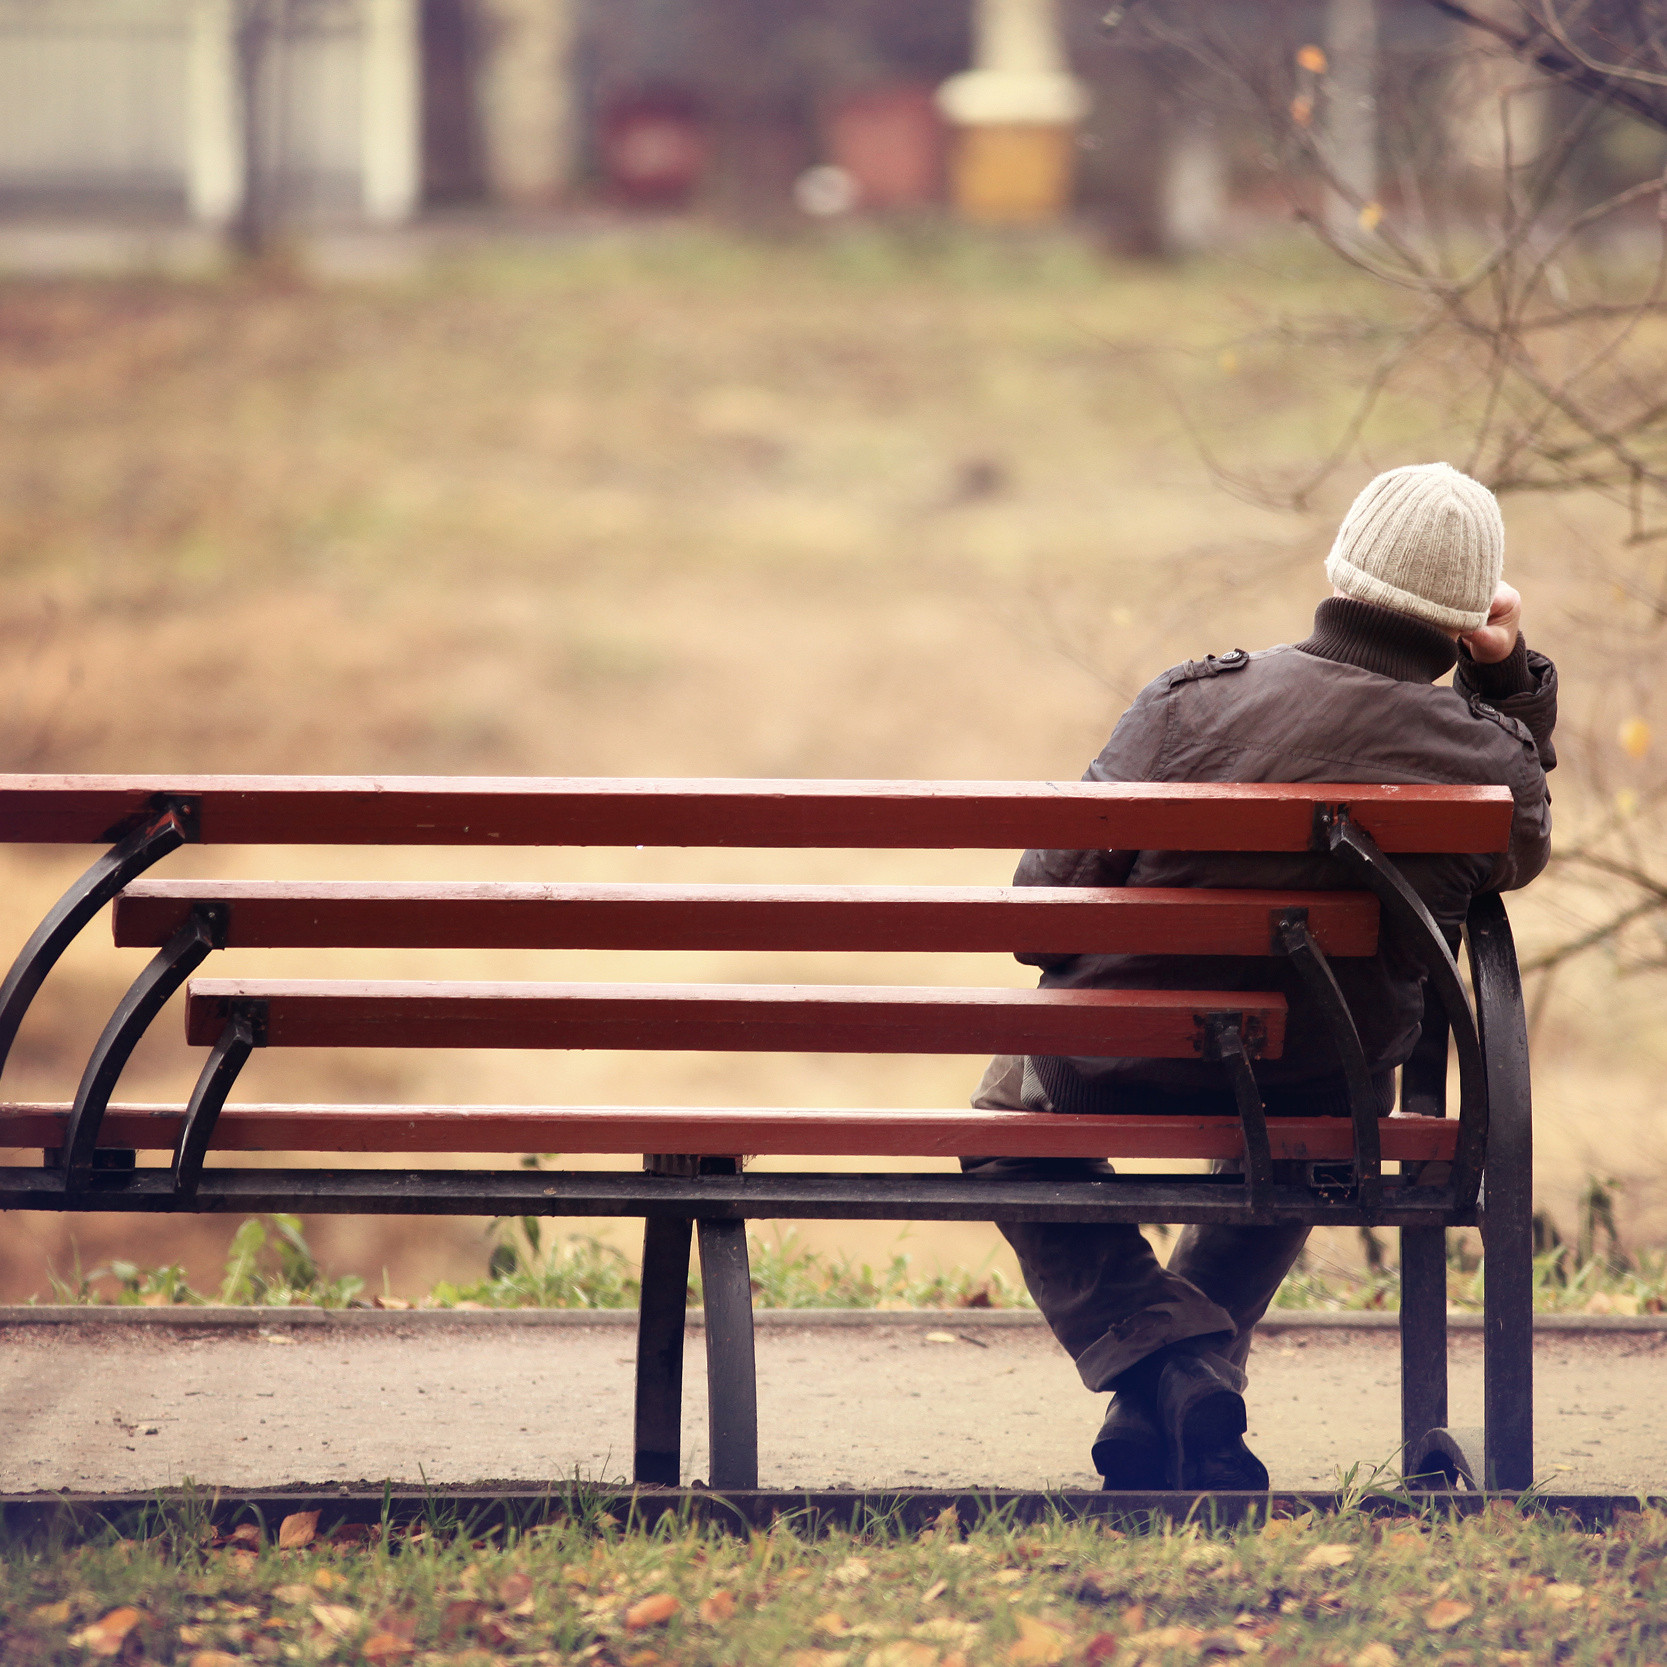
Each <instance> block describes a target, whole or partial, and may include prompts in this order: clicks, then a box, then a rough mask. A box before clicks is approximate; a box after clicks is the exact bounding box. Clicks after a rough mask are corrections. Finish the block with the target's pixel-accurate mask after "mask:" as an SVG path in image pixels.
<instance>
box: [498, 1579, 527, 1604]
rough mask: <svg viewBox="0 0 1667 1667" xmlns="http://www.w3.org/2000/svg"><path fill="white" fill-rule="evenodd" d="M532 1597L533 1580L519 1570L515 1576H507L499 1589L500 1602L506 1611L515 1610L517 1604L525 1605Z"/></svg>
mask: <svg viewBox="0 0 1667 1667" xmlns="http://www.w3.org/2000/svg"><path fill="white" fill-rule="evenodd" d="M532 1595H533V1583H532V1578H531V1576H529V1575H525V1574H523V1573H522V1572H521V1571H520V1570H519V1569H517V1570H516V1571H515V1573H514V1574H506V1575H505V1576H504V1579H503V1584H502V1585H501V1586H499V1588H498V1602H499V1603H501V1604H502V1605H503V1606H504V1608H505V1609H513V1608H515V1606H516V1605H517V1604H521V1603H525V1602H526V1601H527V1599H528V1598H530V1597H531V1596H532Z"/></svg>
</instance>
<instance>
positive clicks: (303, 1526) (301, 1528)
mask: <svg viewBox="0 0 1667 1667" xmlns="http://www.w3.org/2000/svg"><path fill="white" fill-rule="evenodd" d="M317 1538H318V1512H317V1511H296V1512H295V1513H294V1514H293V1515H292V1516H287V1517H285V1518H284V1520H283V1521H282V1522H280V1523H279V1524H278V1549H279V1550H280V1551H299V1550H300V1549H301V1548H302V1546H304V1545H311V1544H312V1543H313V1541H314V1540H316V1539H317Z"/></svg>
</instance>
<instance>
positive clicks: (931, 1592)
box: [920, 1580, 949, 1603]
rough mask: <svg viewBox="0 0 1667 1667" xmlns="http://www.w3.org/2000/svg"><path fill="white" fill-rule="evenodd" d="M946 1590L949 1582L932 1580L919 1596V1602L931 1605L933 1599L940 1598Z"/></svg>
mask: <svg viewBox="0 0 1667 1667" xmlns="http://www.w3.org/2000/svg"><path fill="white" fill-rule="evenodd" d="M948 1590H949V1582H948V1581H947V1580H934V1581H933V1582H932V1584H931V1585H930V1586H928V1587H927V1588H926V1590H925V1591H924V1592H922V1593H921V1594H920V1601H921V1602H922V1603H931V1602H932V1601H933V1599H934V1598H941V1597H942V1596H943V1595H944V1593H945V1592H947V1591H948Z"/></svg>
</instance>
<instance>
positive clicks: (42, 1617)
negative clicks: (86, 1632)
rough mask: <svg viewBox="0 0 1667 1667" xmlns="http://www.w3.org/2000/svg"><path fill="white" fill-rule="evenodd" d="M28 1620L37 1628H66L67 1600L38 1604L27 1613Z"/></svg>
mask: <svg viewBox="0 0 1667 1667" xmlns="http://www.w3.org/2000/svg"><path fill="white" fill-rule="evenodd" d="M29 1619H30V1620H31V1621H33V1622H34V1623H35V1624H36V1625H37V1626H68V1625H69V1599H68V1598H63V1599H61V1600H60V1601H59V1602H57V1603H40V1604H36V1606H35V1607H34V1608H33V1609H31V1610H30V1611H29Z"/></svg>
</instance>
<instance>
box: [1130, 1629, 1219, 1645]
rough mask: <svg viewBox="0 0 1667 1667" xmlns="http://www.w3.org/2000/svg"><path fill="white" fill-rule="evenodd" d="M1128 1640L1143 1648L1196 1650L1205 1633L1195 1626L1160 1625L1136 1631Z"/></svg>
mask: <svg viewBox="0 0 1667 1667" xmlns="http://www.w3.org/2000/svg"><path fill="white" fill-rule="evenodd" d="M1127 1642H1128V1643H1130V1644H1132V1645H1133V1646H1134V1647H1135V1648H1136V1649H1141V1650H1196V1649H1197V1648H1198V1646H1199V1645H1200V1644H1202V1643H1203V1642H1204V1634H1203V1633H1201V1632H1200V1631H1199V1630H1198V1628H1197V1627H1195V1626H1159V1627H1153V1628H1152V1630H1151V1631H1150V1632H1137V1633H1134V1634H1133V1635H1132V1636H1131V1637H1130V1638H1129V1639H1128V1640H1127Z"/></svg>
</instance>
